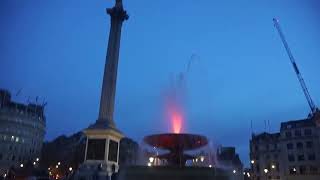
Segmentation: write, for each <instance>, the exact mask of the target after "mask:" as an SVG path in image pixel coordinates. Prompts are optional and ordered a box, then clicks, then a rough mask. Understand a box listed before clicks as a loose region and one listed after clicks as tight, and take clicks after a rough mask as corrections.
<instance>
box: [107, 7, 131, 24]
mask: <svg viewBox="0 0 320 180" xmlns="http://www.w3.org/2000/svg"><path fill="white" fill-rule="evenodd" d="M107 13H108V14H109V15H110V16H111V18H116V19H119V20H121V21H125V20H127V19H129V15H128V14H127V11H125V10H124V9H123V7H122V6H117V5H116V6H114V7H113V8H107Z"/></svg>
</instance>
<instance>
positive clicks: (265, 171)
mask: <svg viewBox="0 0 320 180" xmlns="http://www.w3.org/2000/svg"><path fill="white" fill-rule="evenodd" d="M263 171H264V173H265V175H266V180H267V179H268V177H267V174H268V172H269V170H268V169H267V168H265V169H264V170H263Z"/></svg>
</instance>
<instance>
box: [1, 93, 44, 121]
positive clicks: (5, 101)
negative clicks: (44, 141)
mask: <svg viewBox="0 0 320 180" xmlns="http://www.w3.org/2000/svg"><path fill="white" fill-rule="evenodd" d="M1 108H4V109H5V108H7V109H11V110H17V111H19V112H26V113H32V114H37V115H38V116H41V117H44V105H40V104H35V103H28V104H23V103H19V102H14V101H12V100H11V94H10V92H9V91H8V90H5V89H0V109H1Z"/></svg>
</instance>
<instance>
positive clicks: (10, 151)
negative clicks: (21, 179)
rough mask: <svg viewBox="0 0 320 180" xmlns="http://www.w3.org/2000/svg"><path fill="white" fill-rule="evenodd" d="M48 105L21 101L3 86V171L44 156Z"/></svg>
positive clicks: (0, 158)
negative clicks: (43, 148) (14, 98)
mask: <svg viewBox="0 0 320 180" xmlns="http://www.w3.org/2000/svg"><path fill="white" fill-rule="evenodd" d="M45 128H46V120H45V116H44V106H41V105H36V104H21V103H17V102H13V101H12V100H11V94H10V93H9V92H8V91H6V90H1V89H0V174H4V173H5V172H6V171H7V170H8V169H9V168H10V167H19V166H20V165H21V164H23V163H26V162H28V161H36V160H37V158H38V157H39V156H40V153H41V148H42V143H43V139H44V135H45Z"/></svg>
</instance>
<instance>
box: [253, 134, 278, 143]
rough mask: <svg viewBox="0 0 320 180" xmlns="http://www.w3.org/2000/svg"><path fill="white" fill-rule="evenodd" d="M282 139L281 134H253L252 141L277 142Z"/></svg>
mask: <svg viewBox="0 0 320 180" xmlns="http://www.w3.org/2000/svg"><path fill="white" fill-rule="evenodd" d="M279 137H280V133H267V132H263V133H260V134H257V135H255V134H253V135H252V141H275V140H278V138H279Z"/></svg>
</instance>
